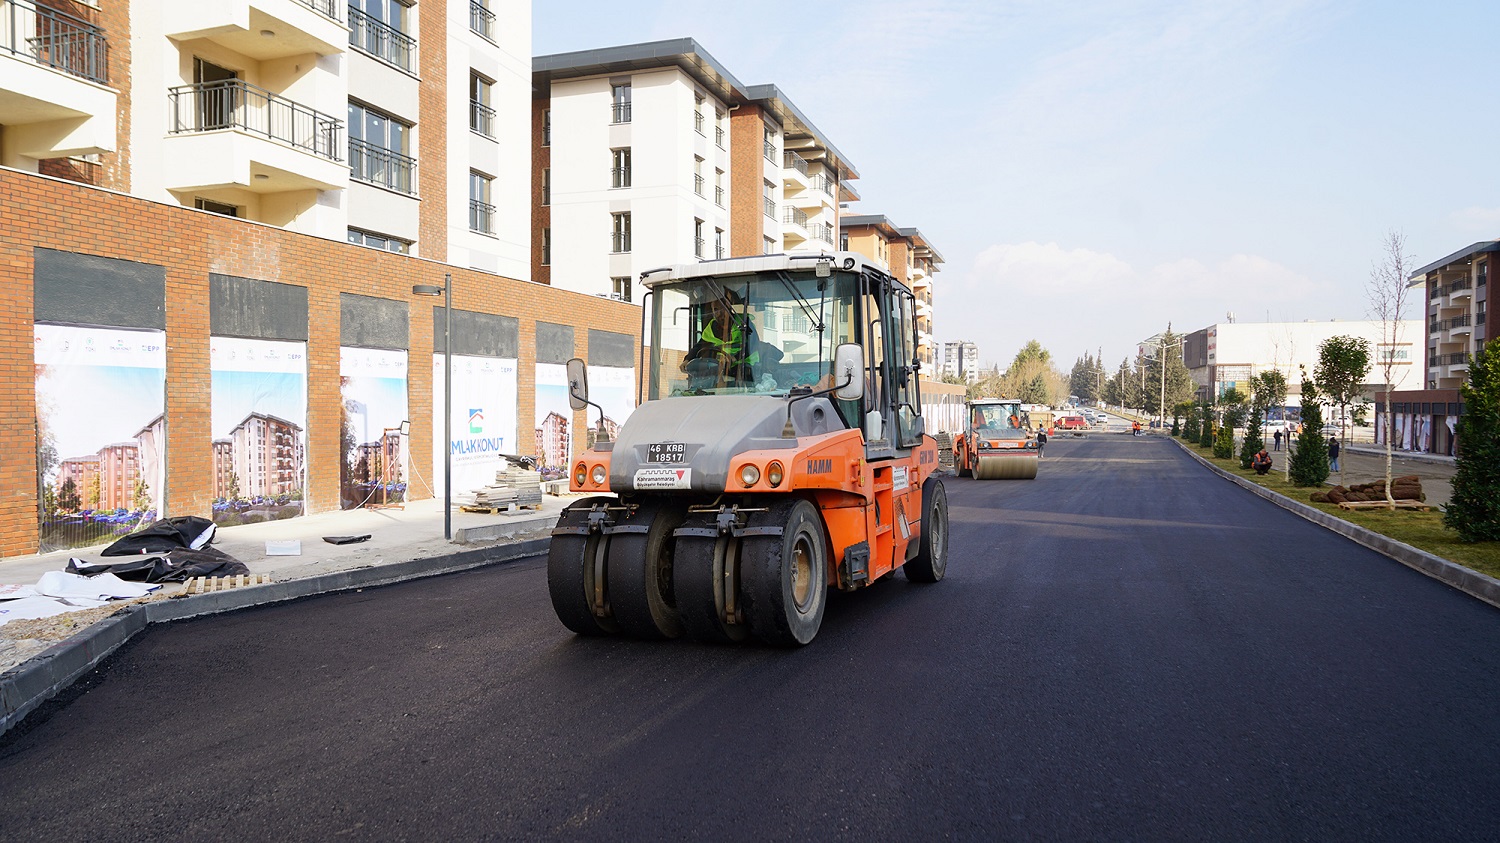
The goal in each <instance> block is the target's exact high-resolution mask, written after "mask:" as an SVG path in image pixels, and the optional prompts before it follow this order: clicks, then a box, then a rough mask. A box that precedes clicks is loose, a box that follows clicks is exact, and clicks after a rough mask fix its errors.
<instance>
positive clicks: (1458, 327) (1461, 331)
mask: <svg viewBox="0 0 1500 843" xmlns="http://www.w3.org/2000/svg"><path fill="white" fill-rule="evenodd" d="M1472 333H1474V317H1472V316H1470V315H1469V314H1467V313H1465V314H1464V315H1462V316H1455V317H1453V318H1452V319H1449V320H1448V334H1449V336H1453V337H1467V336H1469V335H1470V334H1472Z"/></svg>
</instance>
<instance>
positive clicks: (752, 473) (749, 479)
mask: <svg viewBox="0 0 1500 843" xmlns="http://www.w3.org/2000/svg"><path fill="white" fill-rule="evenodd" d="M740 482H741V483H744V484H745V485H746V486H754V485H755V484H756V483H758V482H760V469H758V468H756V467H755V466H753V465H747V466H745V467H744V468H742V469H740Z"/></svg>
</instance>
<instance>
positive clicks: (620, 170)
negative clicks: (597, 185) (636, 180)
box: [609, 167, 630, 187]
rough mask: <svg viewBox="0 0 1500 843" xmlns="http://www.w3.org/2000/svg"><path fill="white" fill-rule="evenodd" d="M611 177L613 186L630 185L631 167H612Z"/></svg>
mask: <svg viewBox="0 0 1500 843" xmlns="http://www.w3.org/2000/svg"><path fill="white" fill-rule="evenodd" d="M609 177H610V185H611V186H612V187H629V186H630V168H629V167H611V168H610V171H609Z"/></svg>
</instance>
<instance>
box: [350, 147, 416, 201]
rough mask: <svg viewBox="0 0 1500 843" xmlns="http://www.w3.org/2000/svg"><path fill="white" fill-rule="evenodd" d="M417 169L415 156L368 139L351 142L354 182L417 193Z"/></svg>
mask: <svg viewBox="0 0 1500 843" xmlns="http://www.w3.org/2000/svg"><path fill="white" fill-rule="evenodd" d="M416 168H417V160H416V159H415V158H410V157H408V156H405V155H402V154H401V153H399V152H395V151H392V150H389V149H386V148H385V147H383V146H376V145H375V144H373V143H368V142H366V141H362V140H353V139H350V141H349V175H350V177H352V178H353V179H354V180H355V181H362V182H365V183H367V184H373V185H377V186H379V187H384V188H387V189H389V190H395V191H398V192H400V193H408V194H411V193H416V191H415V190H413V189H412V173H413V171H415V170H416Z"/></svg>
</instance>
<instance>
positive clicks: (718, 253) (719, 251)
mask: <svg viewBox="0 0 1500 843" xmlns="http://www.w3.org/2000/svg"><path fill="white" fill-rule="evenodd" d="M714 257H715V258H718V259H719V260H723V259H724V244H723V243H715V244H714Z"/></svg>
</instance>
